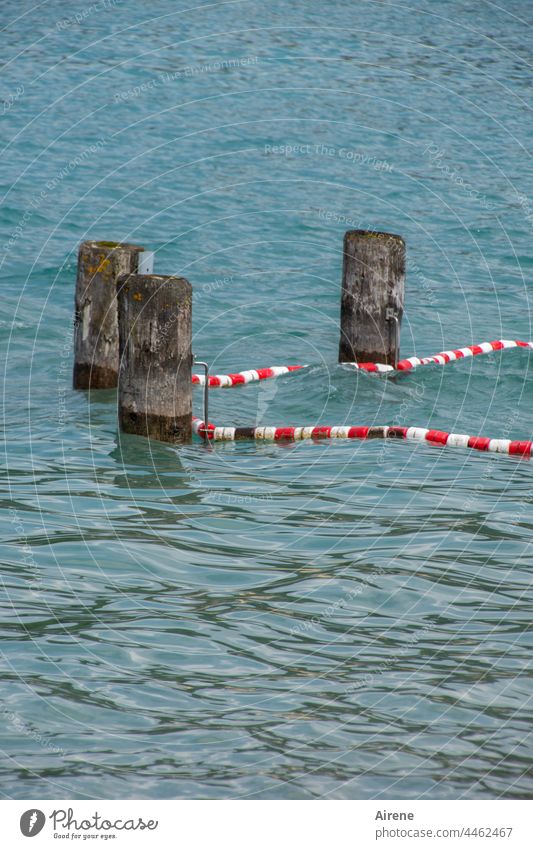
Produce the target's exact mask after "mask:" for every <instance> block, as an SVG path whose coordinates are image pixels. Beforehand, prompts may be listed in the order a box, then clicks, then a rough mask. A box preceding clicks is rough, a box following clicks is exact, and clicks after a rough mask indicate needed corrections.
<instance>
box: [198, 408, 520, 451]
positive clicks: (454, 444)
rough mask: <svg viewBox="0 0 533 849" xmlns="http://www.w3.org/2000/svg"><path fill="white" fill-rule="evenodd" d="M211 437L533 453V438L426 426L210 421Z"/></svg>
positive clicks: (201, 430)
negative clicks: (398, 442) (392, 442)
mask: <svg viewBox="0 0 533 849" xmlns="http://www.w3.org/2000/svg"><path fill="white" fill-rule="evenodd" d="M192 426H193V430H194V432H195V433H196V434H197V435H198V436H201V437H202V438H203V439H205V435H206V427H205V423H204V422H203V421H202V420H201V419H199V418H196V417H195V416H193V421H192ZM207 434H208V438H209V439H210V440H213V441H215V442H228V441H235V440H241V439H255V440H258V441H269V442H286V441H289V442H296V441H298V440H300V439H316V440H318V439H406V440H408V441H411V442H428V443H431V444H432V445H443V446H444V445H445V446H446V447H447V448H474V449H476V450H477V451H490V452H495V453H497V454H513V455H516V456H519V457H530V456H531V454H532V449H533V441H527V440H520V441H519V440H510V439H489V438H488V437H486V436H468V435H467V434H463V433H447V432H446V431H443V430H430V429H429V428H425V427H394V426H390V427H389V426H386V425H385V426H380V427H346V426H341V427H329V426H324V425H318V426H316V427H313V426H311V427H216V426H215V425H213V424H209V425H208V428H207Z"/></svg>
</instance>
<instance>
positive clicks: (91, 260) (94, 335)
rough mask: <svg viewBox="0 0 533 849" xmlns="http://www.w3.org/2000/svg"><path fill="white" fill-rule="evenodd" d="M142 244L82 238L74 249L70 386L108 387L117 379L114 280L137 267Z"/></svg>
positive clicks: (80, 387) (116, 322) (116, 327)
mask: <svg viewBox="0 0 533 849" xmlns="http://www.w3.org/2000/svg"><path fill="white" fill-rule="evenodd" d="M143 250H144V248H141V247H139V245H128V244H124V243H122V242H92V241H91V242H83V243H82V244H81V245H80V248H79V253H78V276H77V279H76V299H75V300H76V320H75V326H74V374H73V381H72V382H73V386H74V389H112V388H113V387H115V386H116V385H117V379H118V320H117V299H116V282H117V279H118V277H119V276H120V275H121V274H125V273H127V272H131V271H136V270H137V262H138V257H139V254H140V253H141V251H143Z"/></svg>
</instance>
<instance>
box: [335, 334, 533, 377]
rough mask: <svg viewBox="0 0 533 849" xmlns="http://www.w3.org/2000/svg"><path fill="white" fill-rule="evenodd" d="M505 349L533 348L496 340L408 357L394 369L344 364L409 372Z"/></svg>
mask: <svg viewBox="0 0 533 849" xmlns="http://www.w3.org/2000/svg"><path fill="white" fill-rule="evenodd" d="M506 348H533V342H521V341H520V340H519V339H496V340H495V341H494V342H480V344H479V345H467V347H466V348H455V349H454V350H453V351H441V353H440V354H433V356H432V357H421V358H420V357H408V358H407V359H406V360H400V362H399V363H398V365H397V366H396V368H394V366H388V365H384V364H383V363H346V365H350V366H353V368H359V369H364V370H365V371H370V372H375V371H378V372H391V371H410V370H411V369H414V368H418V367H419V366H428V365H431V364H432V363H436V364H437V365H439V366H444V365H446V364H447V363H451V362H453V361H454V360H462V359H464V358H465V357H477V356H478V355H479V354H490V353H491V352H492V351H503V350H505V349H506Z"/></svg>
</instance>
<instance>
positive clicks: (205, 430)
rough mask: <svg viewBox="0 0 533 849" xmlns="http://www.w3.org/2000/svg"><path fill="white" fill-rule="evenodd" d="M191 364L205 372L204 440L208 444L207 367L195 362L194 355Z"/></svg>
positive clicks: (200, 362)
mask: <svg viewBox="0 0 533 849" xmlns="http://www.w3.org/2000/svg"><path fill="white" fill-rule="evenodd" d="M192 358H193V364H194V365H195V366H203V368H204V372H205V383H204V425H205V427H204V439H205V441H206V442H209V434H208V426H209V365H208V363H204V362H202V361H201V360H197V359H196V357H195V356H194V354H193V355H192Z"/></svg>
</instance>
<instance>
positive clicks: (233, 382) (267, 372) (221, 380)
mask: <svg viewBox="0 0 533 849" xmlns="http://www.w3.org/2000/svg"><path fill="white" fill-rule="evenodd" d="M302 368H306V366H270V368H258V369H250V370H249V371H239V372H237V374H211V375H209V386H221V387H222V388H223V389H225V388H226V387H228V386H237V385H238V384H242V383H254V382H255V381H257V380H267V379H268V378H269V377H281V375H282V374H288V373H289V372H291V371H298V370H299V369H302ZM192 382H193V383H195V384H197V385H198V386H205V375H203V374H193V375H192Z"/></svg>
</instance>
